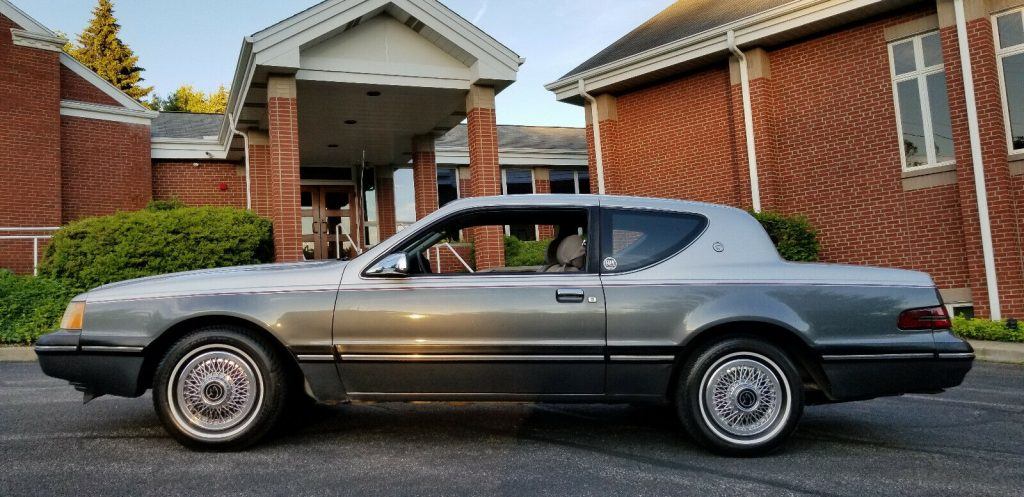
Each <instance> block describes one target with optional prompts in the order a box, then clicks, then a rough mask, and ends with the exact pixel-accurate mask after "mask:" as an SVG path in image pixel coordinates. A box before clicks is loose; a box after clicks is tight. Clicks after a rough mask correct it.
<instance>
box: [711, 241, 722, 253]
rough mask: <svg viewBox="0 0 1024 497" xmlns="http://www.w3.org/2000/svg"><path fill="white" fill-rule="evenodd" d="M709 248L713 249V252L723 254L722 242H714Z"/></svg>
mask: <svg viewBox="0 0 1024 497" xmlns="http://www.w3.org/2000/svg"><path fill="white" fill-rule="evenodd" d="M711 248H713V249H714V250H715V252H725V245H722V242H715V243H714V244H713V245H711Z"/></svg>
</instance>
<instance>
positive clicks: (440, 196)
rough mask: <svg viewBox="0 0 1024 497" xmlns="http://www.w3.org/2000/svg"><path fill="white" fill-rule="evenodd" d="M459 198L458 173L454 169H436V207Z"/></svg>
mask: <svg viewBox="0 0 1024 497" xmlns="http://www.w3.org/2000/svg"><path fill="white" fill-rule="evenodd" d="M458 198H459V171H458V169H455V168H454V167H439V168H437V206H438V207H444V206H445V204H447V203H448V202H451V201H453V200H457V199H458Z"/></svg>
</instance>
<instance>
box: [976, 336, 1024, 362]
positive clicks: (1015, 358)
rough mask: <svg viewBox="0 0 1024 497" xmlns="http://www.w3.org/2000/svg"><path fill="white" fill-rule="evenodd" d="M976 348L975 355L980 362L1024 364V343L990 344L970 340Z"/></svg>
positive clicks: (985, 341) (988, 342)
mask: <svg viewBox="0 0 1024 497" xmlns="http://www.w3.org/2000/svg"><path fill="white" fill-rule="evenodd" d="M968 342H970V344H971V347H974V355H975V357H977V358H978V360H980V361H989V362H1008V363H1012V364H1024V343H1009V342H990V341H987V340H968Z"/></svg>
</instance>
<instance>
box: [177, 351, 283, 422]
mask: <svg viewBox="0 0 1024 497" xmlns="http://www.w3.org/2000/svg"><path fill="white" fill-rule="evenodd" d="M169 382H170V384H169V385H168V387H169V388H168V391H167V395H168V399H167V400H168V403H169V404H170V405H171V406H172V409H171V414H172V415H173V417H174V420H175V422H176V423H177V424H178V425H179V426H180V427H181V428H182V429H183V430H185V431H187V432H189V433H191V434H192V435H194V436H196V437H199V438H204V439H218V438H225V437H230V436H232V435H233V434H235V433H238V432H239V431H241V430H243V429H245V427H246V426H247V425H248V423H250V422H251V421H252V420H253V419H254V417H255V414H256V413H257V412H258V410H259V407H260V404H261V401H262V396H263V378H262V376H261V375H260V372H259V368H257V367H256V366H255V365H254V362H253V360H252V359H251V358H250V357H249V356H248V355H247V354H246V353H245V352H243V351H241V350H239V349H237V348H235V347H231V346H227V345H207V346H204V347H199V348H197V349H195V350H193V351H191V352H190V353H189V354H187V355H186V356H185V357H183V358H182V359H181V360H180V361H179V362H178V364H177V365H176V366H175V368H174V371H173V372H172V374H171V376H170V379H169Z"/></svg>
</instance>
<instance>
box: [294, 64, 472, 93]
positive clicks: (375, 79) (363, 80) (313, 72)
mask: <svg viewBox="0 0 1024 497" xmlns="http://www.w3.org/2000/svg"><path fill="white" fill-rule="evenodd" d="M295 79H296V80H304V81H326V82H331V83H353V84H365V85H383V86H412V87H423V88H444V89H449V90H469V87H470V85H471V82H470V81H469V80H468V79H456V78H437V77H432V76H409V75H398V74H380V73H377V74H374V73H359V72H351V71H324V70H319V69H299V70H298V71H297V72H296V73H295Z"/></svg>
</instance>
